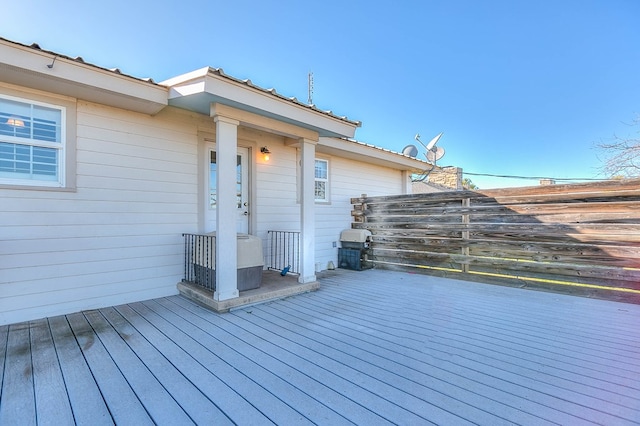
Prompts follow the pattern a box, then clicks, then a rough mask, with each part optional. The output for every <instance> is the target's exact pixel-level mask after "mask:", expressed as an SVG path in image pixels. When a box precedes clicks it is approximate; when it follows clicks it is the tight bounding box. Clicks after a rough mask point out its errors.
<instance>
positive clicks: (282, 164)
mask: <svg viewBox="0 0 640 426" xmlns="http://www.w3.org/2000/svg"><path fill="white" fill-rule="evenodd" d="M258 145H259V146H268V147H269V151H271V156H270V157H271V158H270V159H269V162H267V163H265V162H263V161H262V159H259V160H258V161H257V164H256V194H255V195H256V196H255V199H256V208H255V209H254V210H252V213H254V214H256V215H257V217H256V225H257V230H256V232H255V234H256V235H257V236H258V237H260V238H261V239H262V243H263V253H264V256H265V262H266V264H267V265H269V264H270V261H271V259H268V257H269V256H270V255H271V251H270V247H269V239H268V235H267V232H268V231H295V232H298V231H300V204H299V203H298V199H297V187H298V186H297V173H298V171H297V167H296V161H297V160H296V150H295V149H293V148H291V147H287V146H285V145H283V144H282V138H278V137H275V136H271V135H268V134H261V135H260V139H259V141H258ZM258 155H259V154H258Z"/></svg>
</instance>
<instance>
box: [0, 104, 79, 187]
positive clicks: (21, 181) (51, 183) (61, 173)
mask: <svg viewBox="0 0 640 426" xmlns="http://www.w3.org/2000/svg"><path fill="white" fill-rule="evenodd" d="M0 98H2V99H6V100H9V101H13V102H19V103H22V104H25V105H27V106H29V107H30V109H31V108H32V107H33V106H40V107H44V108H49V109H53V110H57V111H60V123H59V125H60V133H59V138H58V139H59V140H57V141H55V142H50V141H44V140H38V139H33V138H24V137H15V136H10V135H2V134H0V142H1V143H8V144H14V145H18V146H29V147H40V148H47V149H55V150H56V151H57V156H56V157H57V163H56V175H57V179H56V180H43V179H34V178H20V177H3V176H2V175H1V174H0V184H3V185H20V186H33V187H54V188H61V187H64V186H65V181H66V176H67V171H66V167H65V165H66V157H67V154H66V151H67V143H66V141H67V129H66V127H67V117H66V116H67V109H66V107H64V106H61V105H57V104H51V103H47V102H40V101H35V100H32V99H27V98H22V97H16V96H10V95H5V94H0ZM7 112H9V113H10V111H7ZM2 119H4V117H3V118H2ZM29 119H31V122H32V123H33V114H31V117H29ZM30 161H31V162H32V161H33V159H30ZM29 176H32V175H29Z"/></svg>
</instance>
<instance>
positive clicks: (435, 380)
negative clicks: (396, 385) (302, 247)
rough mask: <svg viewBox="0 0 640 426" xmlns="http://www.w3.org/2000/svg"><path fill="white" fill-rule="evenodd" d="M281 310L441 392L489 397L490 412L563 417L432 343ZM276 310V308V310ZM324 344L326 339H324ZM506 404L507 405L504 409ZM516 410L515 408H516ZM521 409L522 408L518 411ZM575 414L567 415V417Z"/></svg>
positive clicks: (328, 337)
mask: <svg viewBox="0 0 640 426" xmlns="http://www.w3.org/2000/svg"><path fill="white" fill-rule="evenodd" d="M278 310H280V311H282V312H283V314H284V315H285V316H288V317H289V318H294V319H295V320H296V322H300V323H311V324H314V326H315V327H316V328H317V330H323V333H324V334H325V336H326V340H327V341H326V344H327V345H331V344H332V343H331V342H334V343H335V342H341V343H343V344H344V345H346V346H347V348H351V349H346V350H347V351H349V353H352V352H353V351H354V349H355V350H361V351H365V352H368V353H370V354H376V355H378V356H380V357H381V358H383V359H387V360H389V361H390V363H392V364H395V365H396V368H405V369H406V370H408V371H413V376H412V377H414V378H419V379H421V380H422V381H424V382H425V383H429V385H431V386H434V387H437V389H439V390H441V391H445V389H446V388H447V387H448V388H449V390H448V392H451V387H458V388H461V389H464V390H466V391H468V392H470V393H471V394H472V395H476V400H477V396H482V397H483V398H487V399H488V400H489V401H487V403H486V404H483V405H482V407H483V408H485V409H486V410H487V411H490V412H494V410H495V412H497V413H500V414H499V416H497V417H498V418H499V417H500V416H504V417H507V418H510V417H511V416H513V417H515V418H520V419H521V420H522V419H524V418H526V417H528V416H534V417H539V418H538V419H537V420H536V422H535V423H536V424H537V423H542V422H544V420H543V419H546V420H547V421H556V420H557V419H558V418H561V417H562V413H555V412H552V413H548V414H547V415H544V414H542V413H543V412H542V411H541V410H542V409H545V408H547V407H545V406H543V405H541V404H537V403H535V402H531V401H527V400H524V401H523V399H522V398H521V397H520V396H518V395H514V394H513V393H511V392H508V391H506V390H503V389H501V388H495V387H493V386H489V385H487V384H485V383H483V382H481V381H477V380H470V379H468V378H467V374H466V372H465V371H464V370H463V371H459V370H456V369H452V368H450V367H449V366H448V363H447V359H448V355H447V354H446V353H445V354H440V355H439V354H437V353H435V352H434V351H433V350H432V349H431V348H430V347H429V346H425V347H424V348H423V349H422V350H416V349H412V348H409V347H407V346H405V345H403V344H402V343H390V342H389V341H386V340H384V339H382V340H380V339H377V337H376V336H377V335H380V333H375V332H371V330H370V331H369V333H367V332H366V331H365V330H363V328H361V327H360V328H359V329H358V327H357V326H354V327H351V326H350V325H349V324H346V325H345V326H344V328H343V329H334V330H332V329H331V328H332V327H326V326H325V324H324V323H322V322H321V321H319V317H314V316H312V315H306V316H305V312H304V311H299V310H288V309H287V308H285V307H278ZM274 311H275V310H274ZM323 343H324V342H323ZM465 401H467V402H469V403H473V401H474V399H473V398H469V397H467V398H466V399H465ZM505 407H506V408H505ZM514 409H515V410H516V411H513V410H514ZM518 411H521V413H519V412H518ZM572 418H573V417H571V416H567V420H570V419H572Z"/></svg>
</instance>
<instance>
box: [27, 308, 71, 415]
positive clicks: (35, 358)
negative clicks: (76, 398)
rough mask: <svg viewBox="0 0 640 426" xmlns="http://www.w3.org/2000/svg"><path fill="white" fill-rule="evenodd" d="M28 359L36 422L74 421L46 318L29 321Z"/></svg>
mask: <svg viewBox="0 0 640 426" xmlns="http://www.w3.org/2000/svg"><path fill="white" fill-rule="evenodd" d="M29 328H30V334H31V363H32V365H33V382H34V388H35V398H36V415H37V418H38V423H39V424H51V425H66V424H73V423H74V418H73V412H72V411H71V404H70V402H69V396H68V395H67V389H66V385H65V383H64V379H63V377H62V370H61V369H60V364H59V362H58V356H57V354H56V350H55V346H54V345H53V337H52V336H51V331H50V330H49V322H48V321H47V319H46V318H45V319H41V320H37V321H31V322H30V324H29Z"/></svg>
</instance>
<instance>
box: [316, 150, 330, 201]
mask: <svg viewBox="0 0 640 426" xmlns="http://www.w3.org/2000/svg"><path fill="white" fill-rule="evenodd" d="M318 162H323V163H325V164H326V171H327V175H326V177H324V178H323V177H318V176H317V174H316V170H317V169H316V167H315V165H316V164H317V163H318ZM313 164H314V199H315V202H316V203H329V202H330V201H331V192H330V184H329V177H330V169H329V160H327V159H325V158H316V159H315V161H314V163H313ZM318 182H324V184H325V185H324V198H318V196H317V193H316V192H315V186H316V184H317V183H318Z"/></svg>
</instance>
